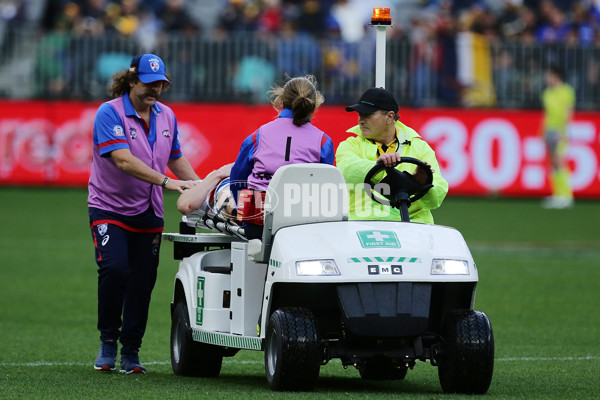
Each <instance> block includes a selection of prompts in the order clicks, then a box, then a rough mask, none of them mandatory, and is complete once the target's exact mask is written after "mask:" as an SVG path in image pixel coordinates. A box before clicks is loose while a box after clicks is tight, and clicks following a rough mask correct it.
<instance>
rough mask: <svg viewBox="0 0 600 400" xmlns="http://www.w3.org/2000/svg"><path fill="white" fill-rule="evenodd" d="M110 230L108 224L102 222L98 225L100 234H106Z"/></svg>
mask: <svg viewBox="0 0 600 400" xmlns="http://www.w3.org/2000/svg"><path fill="white" fill-rule="evenodd" d="M106 231H108V224H100V225H98V233H99V234H100V236H104V234H105V233H106Z"/></svg>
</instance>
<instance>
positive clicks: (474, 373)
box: [438, 310, 494, 394]
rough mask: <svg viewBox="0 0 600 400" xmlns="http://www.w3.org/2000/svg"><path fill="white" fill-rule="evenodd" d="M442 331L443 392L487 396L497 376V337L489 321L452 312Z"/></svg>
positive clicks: (477, 313)
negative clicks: (495, 368) (495, 346)
mask: <svg viewBox="0 0 600 400" xmlns="http://www.w3.org/2000/svg"><path fill="white" fill-rule="evenodd" d="M442 329H443V335H444V337H443V343H442V346H441V349H440V350H441V351H440V357H439V367H438V375H439V378H440V384H441V385H442V390H443V391H444V392H446V393H465V394H483V393H486V392H487V391H488V389H489V387H490V384H491V382H492V374H493V372H494V334H493V332H492V325H491V324H490V321H489V319H488V317H487V316H486V315H485V314H484V313H482V312H480V311H475V310H455V311H451V312H449V313H448V314H447V315H446V317H445V318H444V323H443V328H442Z"/></svg>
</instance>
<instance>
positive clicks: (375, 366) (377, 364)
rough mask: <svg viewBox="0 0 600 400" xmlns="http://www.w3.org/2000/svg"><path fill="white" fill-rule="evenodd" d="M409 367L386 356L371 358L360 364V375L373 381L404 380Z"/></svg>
mask: <svg viewBox="0 0 600 400" xmlns="http://www.w3.org/2000/svg"><path fill="white" fill-rule="evenodd" d="M407 371H408V368H406V366H404V365H400V364H397V363H396V362H395V361H394V360H391V359H389V358H385V357H375V358H369V359H366V360H364V361H362V362H361V363H360V364H359V365H358V372H359V373H360V377H361V378H363V379H366V380H372V381H386V380H402V379H404V378H405V377H406V372H407Z"/></svg>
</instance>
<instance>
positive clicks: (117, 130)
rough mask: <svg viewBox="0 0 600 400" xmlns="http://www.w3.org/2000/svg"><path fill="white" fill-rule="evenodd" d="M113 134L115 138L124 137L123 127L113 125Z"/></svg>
mask: <svg viewBox="0 0 600 400" xmlns="http://www.w3.org/2000/svg"><path fill="white" fill-rule="evenodd" d="M113 134H114V135H115V136H123V135H124V133H123V127H122V126H121V125H115V126H114V127H113Z"/></svg>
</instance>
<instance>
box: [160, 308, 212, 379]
mask: <svg viewBox="0 0 600 400" xmlns="http://www.w3.org/2000/svg"><path fill="white" fill-rule="evenodd" d="M222 362H223V351H222V349H221V348H220V347H218V346H214V345H210V344H206V343H200V342H195V341H194V340H193V339H192V329H191V327H190V318H189V316H188V311H187V306H186V304H185V302H184V301H180V302H178V303H177V305H176V306H175V309H174V310H173V317H172V320H171V366H172V367H173V372H175V375H184V376H198V377H203V378H216V377H217V376H219V373H220V372H221V364H222Z"/></svg>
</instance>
